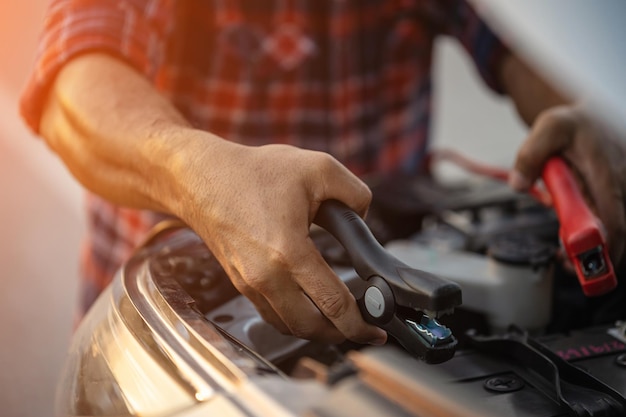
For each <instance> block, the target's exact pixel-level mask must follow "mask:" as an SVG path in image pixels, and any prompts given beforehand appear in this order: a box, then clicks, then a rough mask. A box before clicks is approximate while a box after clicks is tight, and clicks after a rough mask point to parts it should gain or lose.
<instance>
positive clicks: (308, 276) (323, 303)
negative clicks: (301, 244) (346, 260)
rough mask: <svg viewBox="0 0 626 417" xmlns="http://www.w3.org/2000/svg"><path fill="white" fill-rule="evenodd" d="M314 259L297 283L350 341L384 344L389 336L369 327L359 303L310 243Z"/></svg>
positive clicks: (303, 266) (305, 261) (304, 266)
mask: <svg viewBox="0 0 626 417" xmlns="http://www.w3.org/2000/svg"><path fill="white" fill-rule="evenodd" d="M308 245H309V247H310V248H311V251H310V256H307V258H306V259H303V260H302V262H300V269H299V271H298V273H297V274H295V275H294V279H295V280H296V282H297V283H298V284H299V285H300V287H301V288H302V289H303V290H304V292H305V293H306V294H307V295H308V296H309V297H310V298H311V300H312V301H313V302H314V303H315V305H316V306H317V308H318V309H319V310H320V311H321V312H322V314H323V315H324V316H325V317H326V318H328V320H330V321H331V322H332V323H333V324H334V326H335V327H336V328H337V329H338V330H339V331H340V332H341V333H342V334H343V335H344V336H345V337H346V338H347V339H350V340H352V341H354V342H358V343H371V344H382V343H384V342H385V341H386V339H387V333H386V332H385V331H384V330H382V329H380V328H378V327H376V326H374V325H371V324H369V323H366V322H365V320H364V319H363V316H362V315H361V311H360V310H359V307H358V306H357V304H356V300H355V299H354V296H353V295H352V293H350V290H348V287H347V286H346V285H345V284H344V283H343V282H342V281H341V280H340V279H339V277H338V276H337V275H336V274H335V273H334V271H333V270H332V269H331V268H330V267H329V266H328V264H326V262H325V261H324V259H323V258H322V256H321V255H320V254H319V252H317V251H316V250H314V249H315V245H314V243H313V241H311V240H310V239H309V240H308Z"/></svg>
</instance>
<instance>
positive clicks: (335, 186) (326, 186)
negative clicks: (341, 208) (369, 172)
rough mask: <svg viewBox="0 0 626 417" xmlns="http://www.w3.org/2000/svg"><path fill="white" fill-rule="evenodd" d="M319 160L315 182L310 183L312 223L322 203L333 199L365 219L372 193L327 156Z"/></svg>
mask: <svg viewBox="0 0 626 417" xmlns="http://www.w3.org/2000/svg"><path fill="white" fill-rule="evenodd" d="M324 155H325V156H324V157H323V158H321V162H320V164H319V166H318V167H317V168H316V174H317V176H316V177H315V181H314V182H312V183H311V184H310V185H311V189H312V190H313V192H314V194H313V196H312V197H313V198H312V201H313V202H314V207H313V208H314V212H312V213H310V214H311V218H310V220H311V221H312V220H313V218H314V217H315V212H317V208H318V207H319V204H321V202H322V201H325V200H330V199H335V200H339V201H341V202H343V203H344V204H345V205H347V206H348V207H350V208H351V209H352V210H354V211H355V212H356V213H357V214H359V215H360V216H361V217H365V215H366V214H367V210H368V208H369V206H370V203H371V201H372V191H371V190H370V189H369V187H368V186H367V184H365V183H364V182H363V181H362V180H361V179H359V178H358V177H357V176H356V175H354V174H353V173H352V172H350V170H348V168H346V167H345V166H344V165H342V164H340V163H339V162H338V161H337V160H336V159H334V158H333V157H332V156H330V155H328V154H324Z"/></svg>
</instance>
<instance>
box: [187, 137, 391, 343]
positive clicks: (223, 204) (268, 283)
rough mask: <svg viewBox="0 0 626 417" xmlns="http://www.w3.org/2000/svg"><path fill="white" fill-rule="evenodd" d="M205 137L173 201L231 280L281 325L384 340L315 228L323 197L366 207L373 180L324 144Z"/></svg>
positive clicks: (190, 153) (308, 333) (335, 336)
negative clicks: (255, 143)
mask: <svg viewBox="0 0 626 417" xmlns="http://www.w3.org/2000/svg"><path fill="white" fill-rule="evenodd" d="M203 139H206V138H199V140H198V141H196V142H195V145H193V146H190V147H189V148H187V149H185V150H184V151H183V152H182V154H183V155H184V156H181V157H180V159H179V161H180V165H179V168H180V171H177V175H178V177H179V180H180V183H181V185H182V187H181V189H182V190H183V194H182V195H181V196H180V197H181V199H180V201H181V205H180V206H179V207H178V209H177V211H179V212H180V213H181V216H180V217H181V218H183V220H185V221H186V222H187V223H188V224H189V225H190V226H191V227H192V228H193V229H194V230H195V231H196V232H197V233H198V234H199V235H200V236H201V237H202V238H203V240H204V241H205V242H206V243H207V245H208V247H209V249H210V250H211V251H212V252H213V254H214V255H215V256H216V257H217V259H218V260H219V261H220V263H221V264H222V266H223V267H224V269H225V270H226V272H227V274H228V275H229V277H230V278H231V280H232V282H233V284H234V285H235V287H236V288H237V289H238V290H239V291H240V292H241V293H242V294H244V295H245V296H246V297H248V298H249V299H250V300H251V301H252V302H253V303H254V304H255V305H256V307H257V309H258V310H259V312H260V313H261V314H262V316H263V317H264V319H265V320H267V321H268V322H270V323H271V324H273V325H274V326H275V327H276V328H278V329H279V330H280V331H282V332H284V333H290V334H293V335H295V336H298V337H302V338H307V339H317V340H322V341H327V342H331V343H337V342H340V341H342V340H344V339H346V338H347V339H350V340H353V341H356V342H361V343H377V344H380V343H383V342H384V341H385V340H386V334H385V332H384V331H383V330H381V329H379V328H377V327H375V326H372V325H370V324H367V323H366V322H364V320H363V318H362V316H361V313H360V311H359V309H358V307H357V304H356V302H355V300H354V297H353V296H352V294H351V293H350V292H349V290H348V288H347V287H346V286H345V284H344V283H343V282H342V281H341V280H340V279H339V278H338V277H337V276H336V274H335V273H334V272H333V270H332V269H331V268H330V267H329V266H328V265H327V264H326V262H325V261H324V259H323V258H322V256H321V255H320V253H319V252H318V251H317V249H316V247H315V245H314V243H313V241H312V240H311V238H310V237H309V227H310V225H311V222H312V221H313V219H314V217H315V214H316V212H317V209H318V208H319V205H320V204H321V202H322V201H324V200H327V199H337V200H341V201H343V202H344V203H346V204H347V205H348V206H349V207H351V208H352V209H354V210H355V211H356V212H358V213H360V214H361V215H364V214H365V212H366V210H367V208H368V206H369V203H370V200H371V192H370V191H369V189H368V187H367V186H366V185H365V184H364V183H363V182H361V181H360V180H359V179H358V178H357V177H356V176H354V175H353V174H351V173H350V172H349V171H348V170H347V169H346V168H345V167H344V166H343V165H341V164H340V163H339V162H337V161H336V160H335V159H334V158H332V157H331V156H329V155H328V154H325V153H321V152H314V151H307V150H302V149H298V148H294V147H291V146H286V145H267V146H262V147H254V148H253V147H246V146H242V145H237V144H233V143H230V142H226V141H222V140H220V141H219V142H213V145H212V146H209V147H207V146H204V144H203ZM209 141H211V140H210V139H209ZM214 152H217V155H219V157H218V158H216V157H215V155H213V154H212V153H214ZM207 161H209V162H208V163H210V164H211V165H208V164H207Z"/></svg>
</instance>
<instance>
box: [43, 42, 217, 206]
mask: <svg viewBox="0 0 626 417" xmlns="http://www.w3.org/2000/svg"><path fill="white" fill-rule="evenodd" d="M40 130H41V133H42V135H43V136H44V137H45V139H46V141H47V143H48V144H49V146H50V147H51V148H52V149H53V150H54V151H55V152H56V153H57V154H58V155H59V156H60V157H61V159H62V160H63V161H64V163H65V164H66V166H67V167H68V169H69V170H70V171H71V172H72V174H73V175H74V176H75V177H76V178H77V179H78V180H79V181H80V182H81V183H82V184H83V185H84V186H85V187H86V188H88V189H90V190H91V191H93V192H95V193H97V194H100V195H102V196H104V197H105V198H107V199H109V200H111V201H113V202H115V203H117V204H120V205H125V206H131V207H136V208H144V209H152V210H157V211H162V212H169V213H172V212H173V211H178V210H177V209H176V207H175V206H176V203H177V201H180V197H181V196H180V195H179V193H180V190H179V189H178V183H179V178H178V173H177V170H178V169H179V168H180V164H183V163H184V162H182V161H181V159H182V158H184V157H183V155H184V154H188V153H189V151H190V149H193V144H194V142H197V141H198V140H200V139H202V140H204V142H203V143H202V146H203V149H204V148H206V147H207V146H211V142H210V139H211V138H213V139H214V140H213V142H215V144H217V143H218V141H220V140H219V139H218V138H215V137H211V136H210V135H208V134H206V133H204V132H199V131H196V130H194V129H192V128H191V127H190V126H189V124H188V123H187V121H186V120H185V119H184V117H183V116H182V115H181V114H180V113H179V112H178V111H177V110H176V109H175V108H174V106H173V105H172V104H171V103H170V102H169V101H167V100H166V99H165V98H164V97H162V96H161V95H160V94H159V93H158V92H157V91H156V90H155V89H154V88H153V86H152V85H151V84H150V83H149V82H148V81H147V80H146V79H145V78H144V77H143V76H142V75H141V74H139V73H137V72H135V71H134V69H132V68H131V67H129V66H127V65H126V64H124V63H122V62H120V61H118V60H116V59H115V58H113V57H110V56H107V55H104V54H87V55H83V56H81V57H78V58H76V59H74V60H73V61H70V62H69V63H68V64H67V65H66V66H65V67H64V68H63V69H62V71H61V72H60V73H59V75H58V77H57V79H56V80H55V83H54V85H53V87H52V89H51V92H50V94H49V98H48V102H47V105H46V108H45V110H44V114H43V117H42V121H41V126H40ZM200 137H201V138H200ZM221 142H224V141H221ZM177 161H180V162H177ZM173 214H178V213H173Z"/></svg>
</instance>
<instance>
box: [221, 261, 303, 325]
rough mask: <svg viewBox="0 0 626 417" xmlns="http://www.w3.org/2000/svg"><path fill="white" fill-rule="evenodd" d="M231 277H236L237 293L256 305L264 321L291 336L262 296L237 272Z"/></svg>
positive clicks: (234, 282)
mask: <svg viewBox="0 0 626 417" xmlns="http://www.w3.org/2000/svg"><path fill="white" fill-rule="evenodd" d="M229 276H231V277H235V279H232V278H231V281H232V283H233V285H234V286H235V288H237V291H239V292H240V293H241V294H242V295H243V296H244V297H246V298H247V299H248V300H250V301H251V302H252V304H254V306H255V307H256V309H257V311H258V312H259V314H260V315H261V317H262V318H263V320H265V321H266V322H268V323H269V324H271V325H272V326H273V327H274V328H275V329H276V330H278V331H279V332H281V333H283V334H291V331H290V330H289V327H288V326H287V324H286V323H285V322H284V321H283V320H282V319H281V318H280V316H279V315H278V314H276V311H274V308H273V307H272V306H271V304H270V303H269V302H268V301H267V299H266V298H265V297H264V296H263V295H262V294H260V293H259V292H258V291H256V290H255V289H254V288H252V287H250V286H249V285H248V284H247V283H246V282H245V281H244V280H243V279H242V277H241V276H240V274H239V273H238V272H236V271H235V270H234V271H233V272H232V275H230V274H229Z"/></svg>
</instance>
